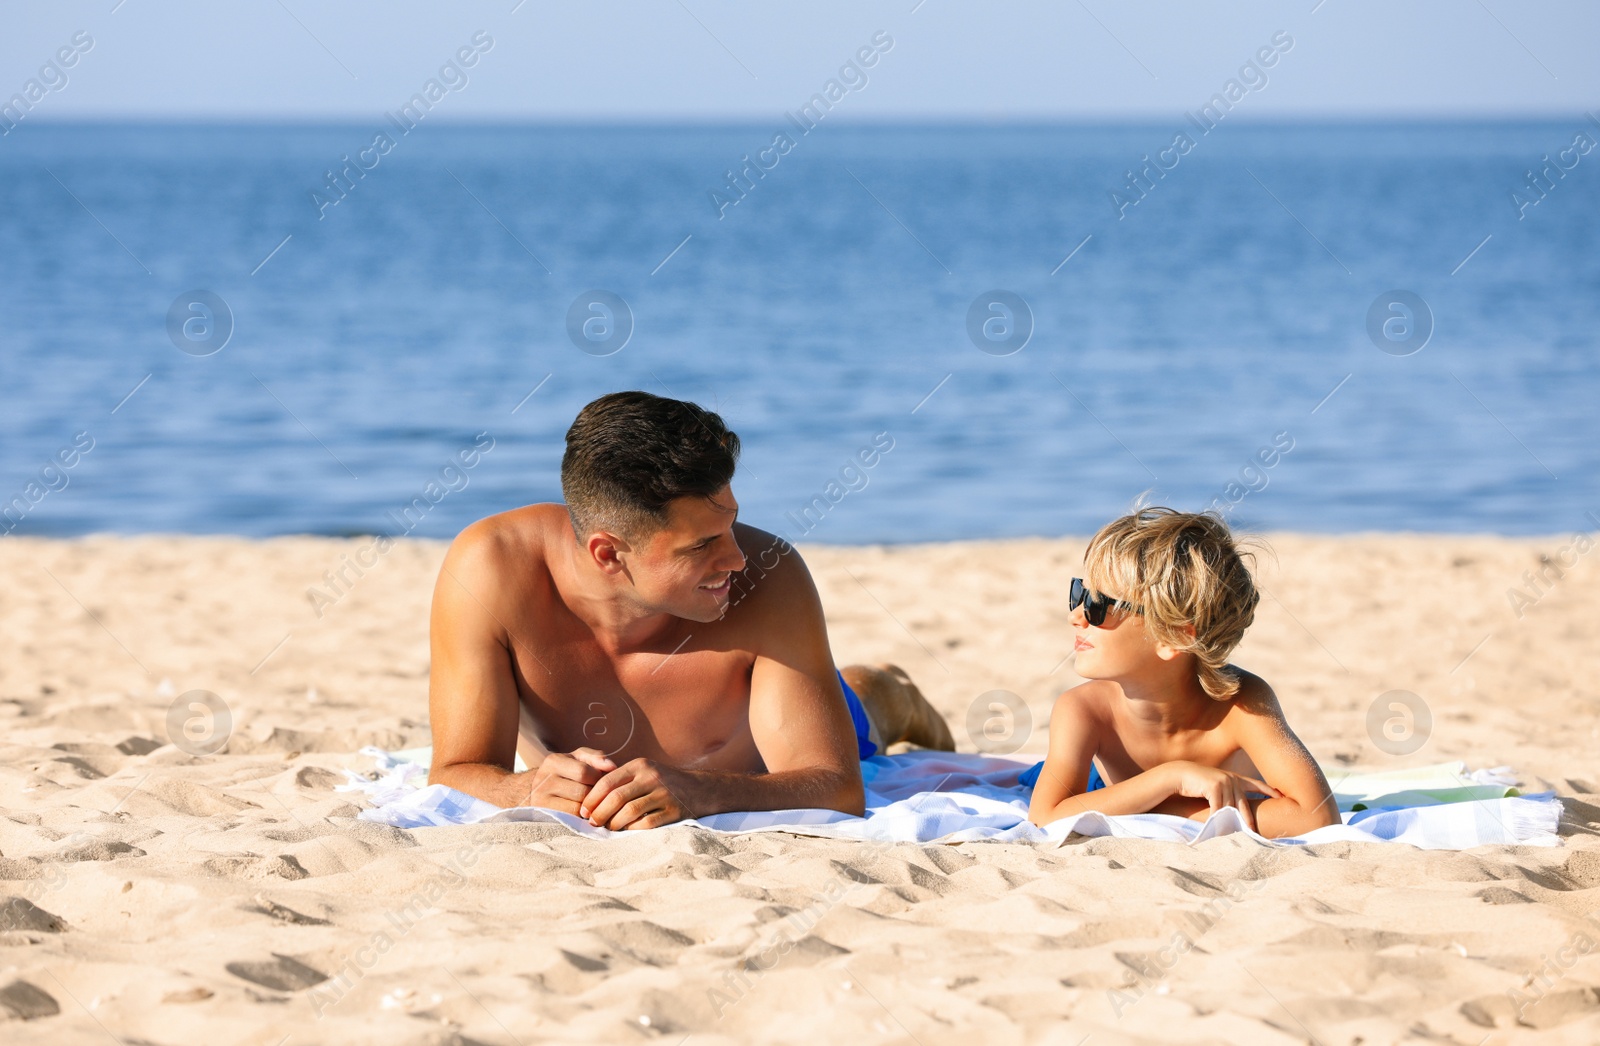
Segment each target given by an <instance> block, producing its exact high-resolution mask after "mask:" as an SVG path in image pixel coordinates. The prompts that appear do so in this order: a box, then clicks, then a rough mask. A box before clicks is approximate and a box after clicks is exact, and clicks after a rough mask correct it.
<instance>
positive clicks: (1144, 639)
mask: <svg viewBox="0 0 1600 1046" xmlns="http://www.w3.org/2000/svg"><path fill="white" fill-rule="evenodd" d="M1095 591H1097V592H1101V593H1102V594H1104V595H1108V596H1111V597H1113V598H1116V599H1121V598H1122V593H1120V592H1106V591H1105V590H1104V589H1096V590H1095ZM1068 620H1070V621H1071V622H1072V649H1073V652H1074V653H1075V654H1077V658H1076V660H1075V661H1074V663H1073V667H1074V669H1075V670H1076V671H1077V673H1078V675H1080V676H1082V677H1083V678H1085V679H1115V678H1117V677H1119V676H1128V675H1135V674H1138V673H1139V672H1140V671H1141V670H1143V669H1146V668H1148V667H1149V666H1150V664H1151V662H1152V661H1156V660H1159V659H1160V658H1159V655H1158V654H1157V653H1156V649H1155V644H1154V643H1153V642H1151V640H1150V637H1149V636H1147V635H1146V634H1145V630H1144V617H1143V616H1141V615H1139V614H1135V613H1133V612H1132V611H1129V610H1126V609H1124V608H1123V607H1121V606H1113V607H1111V608H1110V609H1109V610H1107V611H1106V620H1105V623H1104V624H1102V625H1091V624H1089V619H1088V618H1087V617H1086V616H1085V615H1084V608H1083V607H1081V606H1080V607H1078V608H1077V609H1076V610H1074V611H1072V614H1071V616H1070V618H1069V619H1068Z"/></svg>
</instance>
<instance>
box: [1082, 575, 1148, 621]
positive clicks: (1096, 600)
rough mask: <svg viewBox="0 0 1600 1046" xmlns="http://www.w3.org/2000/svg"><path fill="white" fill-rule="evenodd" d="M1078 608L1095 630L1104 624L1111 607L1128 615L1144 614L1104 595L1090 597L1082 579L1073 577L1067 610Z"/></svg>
mask: <svg viewBox="0 0 1600 1046" xmlns="http://www.w3.org/2000/svg"><path fill="white" fill-rule="evenodd" d="M1079 607H1082V608H1083V616H1084V619H1085V620H1086V621H1088V622H1089V624H1091V625H1094V626H1095V627H1097V628H1098V627H1099V626H1101V625H1103V624H1105V623H1106V613H1107V612H1108V611H1109V610H1110V609H1111V608H1112V607H1117V608H1119V609H1122V610H1126V611H1127V612H1128V613H1130V614H1143V613H1144V607H1141V606H1136V605H1134V604H1133V603H1128V602H1124V601H1123V600H1120V599H1112V598H1111V597H1110V596H1108V595H1104V594H1096V595H1092V596H1091V595H1090V594H1089V586H1088V585H1085V584H1084V583H1083V578H1081V577H1075V578H1073V579H1072V592H1071V594H1070V595H1069V596H1067V609H1068V610H1076V609H1078V608H1079Z"/></svg>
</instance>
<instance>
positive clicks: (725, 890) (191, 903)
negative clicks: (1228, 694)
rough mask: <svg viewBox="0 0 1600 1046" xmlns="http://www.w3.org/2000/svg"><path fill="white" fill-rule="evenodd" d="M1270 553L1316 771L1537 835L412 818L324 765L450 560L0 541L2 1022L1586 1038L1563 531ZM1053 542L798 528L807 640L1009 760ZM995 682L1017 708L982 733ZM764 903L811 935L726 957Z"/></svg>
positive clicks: (1580, 626) (1590, 764) (363, 1030)
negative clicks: (1541, 798)
mask: <svg viewBox="0 0 1600 1046" xmlns="http://www.w3.org/2000/svg"><path fill="white" fill-rule="evenodd" d="M1269 540H1270V543H1271V546H1272V548H1273V550H1274V551H1275V558H1271V557H1269V558H1267V559H1265V560H1263V562H1262V564H1261V570H1260V580H1261V582H1262V585H1263V587H1264V589H1265V591H1266V593H1267V596H1266V598H1265V599H1264V600H1263V603H1262V606H1261V609H1260V612H1259V614H1258V616H1257V622H1256V625H1255V627H1254V628H1253V629H1252V631H1251V632H1250V634H1249V636H1248V637H1247V638H1246V640H1245V643H1244V645H1243V647H1242V648H1241V650H1240V651H1239V652H1238V655H1237V657H1236V661H1237V662H1238V663H1240V664H1242V665H1244V666H1246V667H1248V668H1250V669H1252V670H1254V671H1256V672H1258V673H1260V674H1261V675H1263V676H1264V677H1265V678H1267V679H1268V680H1269V681H1270V682H1272V683H1273V684H1274V686H1275V687H1276V689H1277V691H1278V694H1279V695H1280V697H1281V698H1282V700H1283V702H1284V705H1285V707H1286V709H1287V711H1288V714H1289V719H1290V722H1291V723H1292V724H1294V725H1295V727H1296V728H1297V730H1298V732H1299V733H1300V735H1301V737H1302V738H1303V739H1304V740H1305V741H1306V742H1307V744H1308V745H1309V746H1310V748H1311V749H1312V751H1313V752H1314V753H1315V754H1316V755H1317V757H1318V758H1319V759H1320V760H1321V761H1323V762H1324V763H1325V764H1327V765H1330V766H1335V767H1357V766H1359V767H1365V768H1372V769H1390V768H1397V767H1402V766H1418V765H1424V764H1428V763H1437V762H1441V761H1445V760H1463V761H1465V762H1466V764H1467V765H1468V766H1469V767H1470V768H1478V767H1494V766H1502V765H1509V766H1511V767H1513V768H1514V769H1515V771H1516V773H1517V775H1518V777H1519V778H1520V780H1521V782H1522V786H1523V788H1524V789H1525V790H1527V791H1534V790H1542V789H1554V790H1556V791H1557V792H1558V793H1559V794H1560V795H1562V796H1563V797H1564V800H1565V806H1566V811H1567V812H1566V816H1565V818H1564V823H1563V827H1562V845H1561V846H1560V847H1558V848H1537V847H1517V848H1506V847H1487V848H1480V849H1478V850H1474V851H1468V852H1459V853H1458V852H1440V851H1432V852H1423V851H1418V850H1415V849H1412V848H1410V847H1406V846H1400V845H1377V844H1374V845H1353V844H1340V845H1334V846H1321V847H1312V848H1268V847H1263V846H1260V845H1258V844H1256V843H1254V842H1251V841H1249V840H1246V839H1241V838H1238V837H1233V838H1224V839H1218V840H1214V841H1211V842H1208V843H1204V844H1200V845H1197V846H1194V847H1185V846H1182V845H1177V844H1165V843H1144V842H1133V841H1125V840H1122V841H1119V840H1110V839H1104V840H1084V839H1074V840H1072V841H1071V842H1069V843H1068V844H1067V845H1065V846H1063V847H1060V848H1051V849H1043V848H1036V847H1033V846H1027V845H1013V844H963V845H959V846H916V845H902V846H892V847H881V846H880V847H863V846H859V845H850V844H843V843H839V842H834V841H828V840H819V839H812V838H800V837H795V836H791V835H785V834H763V835H750V836H734V837H730V836H720V835H714V834H712V833H709V832H706V831H703V830H697V829H690V828H668V829H663V830H660V831H656V832H651V833H644V834H640V835H638V836H625V837H619V838H615V839H611V840H605V841H593V840H587V839H583V838H579V837H576V836H573V835H571V834H569V833H567V832H566V831H565V830H563V829H561V828H559V827H556V826H553V825H531V824H502V825H484V826H475V827H463V828H436V829H426V830H417V831H410V832H407V831H402V830H399V829H393V828H389V827H386V826H380V825H374V824H370V823H364V822H361V821H358V820H356V819H355V815H356V814H357V812H358V810H359V808H360V807H359V802H358V800H357V798H356V797H354V796H353V795H352V794H350V793H343V792H337V791H335V790H334V786H335V785H337V784H340V783H342V782H343V781H344V774H343V771H344V770H347V769H348V770H356V771H362V772H364V771H367V770H369V769H370V768H371V765H372V764H371V760H369V759H368V758H366V757H364V756H362V755H360V754H358V751H357V750H358V749H359V748H361V747H362V746H364V745H379V746H384V747H389V748H395V747H407V746H415V745H421V744H426V743H427V742H428V739H429V734H428V725H427V707H426V695H427V680H428V636H427V611H428V603H429V598H430V594H431V589H432V583H433V578H434V575H435V572H436V571H437V569H438V564H439V561H440V559H441V557H442V555H443V552H444V547H445V546H444V545H443V544H442V543H438V542H423V541H406V542H401V543H399V544H398V545H396V546H395V547H394V548H393V549H391V550H390V551H388V552H387V554H385V555H383V556H382V557H381V558H379V559H377V561H376V564H375V565H373V566H370V567H365V568H364V573H363V575H362V576H360V577H359V578H357V579H356V580H355V582H354V584H353V586H350V587H348V589H344V588H343V586H341V589H342V590H341V591H339V592H337V593H335V592H333V591H332V589H331V588H330V586H329V585H328V584H327V582H326V580H325V578H324V574H325V572H336V571H338V570H339V568H340V567H341V565H342V564H343V563H344V562H345V560H344V558H343V557H355V556H356V555H357V553H358V551H359V550H360V549H361V548H362V547H363V546H364V545H365V544H366V542H365V541H364V540H363V539H351V540H334V539H320V538H318V539H313V538H289V539H275V540H266V541H249V540H243V539H234V538H216V539H212V538H191V537H160V536H152V537H134V538H110V537H90V538H86V539H81V540H72V541H52V540H41V539H16V538H12V539H8V540H6V541H4V542H0V577H3V578H4V579H5V582H6V584H5V586H4V589H3V590H0V636H3V637H4V642H3V646H0V651H3V656H0V722H3V726H4V729H3V733H0V807H3V811H4V815H5V816H4V817H3V818H0V894H3V895H8V896H9V897H11V898H17V899H20V900H11V901H8V902H6V903H5V905H4V907H3V908H0V912H3V915H0V919H3V925H0V930H3V932H0V944H4V945H6V947H5V948H3V949H0V1026H3V1029H4V1030H3V1037H4V1040H5V1041H6V1042H8V1043H11V1042H15V1043H34V1042H37V1043H75V1042H85V1043H103V1042H105V1041H106V1039H107V1033H108V1032H109V1033H110V1035H111V1036H113V1037H115V1038H116V1039H118V1040H120V1041H122V1042H124V1043H159V1044H179V1043H198V1042H217V1043H223V1042H227V1043H241V1044H260V1046H281V1044H285V1043H289V1044H296V1043H323V1042H326V1043H371V1044H380V1043H381V1044H383V1046H400V1044H412V1043H417V1044H421V1043H484V1044H497V1046H498V1044H507V1046H510V1044H528V1043H535V1042H607V1043H614V1042H631V1041H636V1040H638V1041H649V1040H655V1039H660V1040H662V1041H665V1042H669V1043H673V1044H677V1043H681V1042H682V1041H684V1040H685V1038H686V1037H688V1038H689V1039H690V1041H692V1042H694V1043H707V1044H710V1043H734V1042H772V1043H779V1042H782V1043H788V1042H795V1043H799V1042H816V1041H819V1040H822V1041H838V1042H858V1041H860V1042H884V1043H915V1044H921V1046H935V1044H938V1043H961V1044H963V1046H970V1044H971V1043H973V1042H984V1043H1024V1042H1028V1043H1034V1042H1043V1043H1062V1044H1066V1046H1078V1044H1080V1043H1083V1042H1084V1041H1085V1039H1086V1037H1087V1038H1088V1041H1090V1042H1092V1043H1096V1044H1099V1043H1112V1042H1149V1043H1158V1042H1161V1043H1165V1042H1182V1043H1191V1042H1193V1043H1236V1042H1248V1043H1299V1042H1317V1043H1323V1044H1328V1046H1332V1044H1335V1043H1337V1044H1354V1043H1362V1044H1372V1043H1389V1042H1398V1041H1402V1040H1416V1041H1431V1042H1447V1043H1461V1044H1465V1046H1481V1044H1487V1043H1505V1042H1517V1041H1532V1040H1533V1039H1534V1037H1535V1036H1537V1037H1538V1040H1539V1041H1541V1042H1568V1043H1593V1042H1595V1041H1600V988H1597V986H1600V959H1597V958H1596V957H1595V952H1596V951H1600V947H1597V946H1596V944H1595V942H1597V941H1600V926H1597V925H1596V924H1594V923H1591V922H1590V921H1589V918H1588V917H1589V916H1590V915H1591V913H1593V912H1594V911H1595V910H1596V909H1597V907H1600V892H1597V890H1596V887H1600V843H1597V841H1596V839H1595V838H1594V836H1595V832H1596V831H1597V830H1600V824H1597V823H1596V822H1600V796H1597V795H1596V794H1595V793H1597V792H1600V757H1597V756H1596V754H1595V753H1596V751H1597V750H1600V744H1597V741H1600V726H1597V725H1596V723H1597V721H1596V718H1595V714H1594V711H1595V704H1594V702H1595V698H1596V696H1597V694H1596V683H1595V680H1596V679H1597V678H1600V647H1597V645H1596V644H1595V642H1594V627H1595V626H1594V622H1595V621H1596V618H1597V616H1600V585H1597V584H1596V583H1595V577H1596V574H1595V570H1596V568H1595V565H1594V563H1592V562H1590V558H1591V557H1590V556H1589V555H1588V554H1587V553H1585V554H1583V555H1578V554H1577V553H1576V552H1575V551H1572V550H1568V551H1567V553H1566V556H1565V558H1563V555H1562V550H1563V548H1564V547H1565V546H1568V545H1569V543H1570V538H1568V537H1561V536H1554V537H1551V538H1547V539H1526V540H1523V539H1507V538H1490V537H1482V538H1478V537H1462V536H1444V537H1435V536H1420V535H1366V536H1351V537H1312V536H1304V535H1293V534H1280V535H1272V536H1270V538H1269ZM1083 544H1084V542H1083V541H1082V540H1081V539H1059V540H1044V539H1038V540H1020V541H1003V542H974V543H960V544H942V545H927V546H913V547H897V548H882V547H872V548H823V547H809V548H806V547H803V548H802V551H803V552H804V554H805V556H806V559H807V561H808V562H809V563H810V565H811V568H812V571H813V573H814V574H815V576H816V578H817V581H818V585H819V587H820V589H821V592H822V596H823V602H824V605H825V607H826V609H827V614H828V622H829V627H830V634H831V639H832V643H833V650H834V654H835V657H836V659H837V660H838V662H839V663H840V664H848V663H853V662H862V661H864V662H885V661H890V662H894V663H897V664H899V665H901V666H903V667H904V668H906V669H907V670H908V671H909V672H910V673H911V675H912V676H913V678H914V679H915V680H916V681H917V682H918V683H919V684H920V685H921V686H922V688H923V689H924V691H925V692H926V693H927V695H928V696H929V698H930V699H931V700H932V701H933V703H934V704H935V705H936V706H937V707H938V708H939V709H940V710H941V711H942V712H943V713H944V714H945V716H946V717H947V719H948V720H949V721H950V724H951V726H952V729H953V730H954V732H955V734H956V737H957V739H958V742H959V744H960V747H961V748H962V749H963V750H967V751H972V750H975V748H976V742H977V741H979V740H983V741H984V743H985V744H986V745H991V746H993V745H997V744H1000V743H1002V742H1005V741H1006V739H1007V738H1008V737H1009V739H1010V740H1009V743H1007V744H1005V745H1004V747H1005V748H1008V749H1014V750H1015V751H1016V752H1017V754H1018V755H1019V756H1022V755H1026V754H1028V753H1042V752H1043V750H1044V747H1045V743H1046V732H1045V723H1046V721H1047V718H1048V715H1049V710H1050V706H1051V702H1052V700H1053V698H1054V696H1055V694H1057V693H1058V692H1059V691H1060V690H1061V689H1063V688H1064V687H1067V686H1070V685H1072V684H1073V683H1074V682H1076V681H1077V677H1076V676H1075V675H1074V674H1073V671H1072V667H1071V665H1070V663H1069V662H1068V661H1067V659H1066V654H1067V652H1068V650H1069V649H1070V634H1069V631H1068V628H1067V625H1066V620H1067V613H1066V606H1065V593H1066V588H1067V582H1068V579H1069V578H1070V577H1071V576H1072V575H1073V574H1074V573H1076V572H1077V571H1078V565H1079V557H1080V554H1081V551H1082V548H1083ZM1542 556H1543V557H1547V558H1545V559H1543V560H1542V559H1541V557H1542ZM369 558H370V557H369ZM1550 564H1554V566H1550ZM1542 567H1543V568H1544V569H1545V571H1546V577H1547V578H1548V579H1549V581H1548V582H1541V583H1540V585H1539V586H1538V587H1532V586H1530V585H1529V583H1528V578H1527V577H1525V572H1535V573H1537V572H1538V571H1539V570H1541V568H1542ZM1563 572H1564V576H1561V577H1559V579H1558V578H1557V574H1558V573H1563ZM347 576H349V577H354V576H355V575H354V573H353V572H350V571H347ZM313 587H315V588H318V589H320V590H321V591H322V592H323V593H325V594H328V595H333V596H335V598H333V599H332V600H331V601H330V600H328V599H316V598H312V597H311V596H309V595H308V590H309V589H312V588H313ZM1511 589H1519V590H1521V592H1522V593H1523V596H1524V598H1522V599H1520V600H1513V599H1512V598H1511V596H1510V594H1509V590H1511ZM196 690H203V691H210V692H212V693H215V694H216V695H218V696H219V697H220V699H221V701H222V702H223V704H224V705H225V706H226V715H227V719H228V720H231V728H230V730H229V731H227V732H226V733H225V734H222V735H219V736H218V737H217V738H216V739H215V740H216V741H217V743H222V742H223V741H224V740H225V745H224V746H223V747H222V748H221V749H220V750H219V751H217V752H215V753H214V754H192V751H194V750H200V749H203V748H205V747H207V745H206V741H207V740H208V738H207V737H206V736H205V735H206V732H207V729H208V727H207V725H206V721H201V722H200V723H199V724H198V725H197V726H196V725H193V724H191V731H192V732H191V734H189V735H187V736H186V740H185V744H184V745H183V746H179V745H175V744H173V743H170V740H169V738H170V736H171V735H170V734H169V725H168V723H169V716H168V713H169V709H171V708H172V707H173V705H174V702H175V701H177V700H178V699H179V698H180V695H188V694H189V692H190V691H196ZM995 690H1003V691H1009V692H1011V693H1013V694H1015V695H1017V697H1018V698H1019V699H1020V701H1021V703H1022V704H1023V705H1025V707H1026V708H1027V718H1028V719H1029V720H1031V724H1029V723H1022V722H1020V718H1019V721H1018V722H1016V723H1011V722H1009V721H1006V722H1000V723H998V724H996V723H991V724H990V735H996V734H998V735H1000V736H998V737H996V736H988V735H984V734H983V733H982V731H983V728H984V727H983V723H984V720H985V718H986V717H987V716H988V715H989V713H988V712H987V709H988V701H987V700H980V695H984V694H986V693H988V692H990V691H995ZM1391 691H1405V692H1408V693H1410V694H1414V695H1417V697H1418V698H1420V700H1421V702H1422V703H1423V704H1425V706H1426V708H1427V710H1428V712H1429V713H1430V714H1431V729H1429V730H1428V732H1427V734H1426V737H1425V738H1421V739H1419V741H1418V744H1417V746H1416V747H1415V750H1414V751H1410V752H1407V753H1405V754H1395V753H1394V752H1393V751H1391V750H1392V749H1394V748H1395V747H1396V745H1395V743H1394V742H1393V740H1392V739H1386V738H1385V736H1384V734H1383V732H1382V730H1377V731H1373V730H1369V715H1368V713H1369V709H1370V708H1371V707H1372V706H1373V704H1374V702H1375V701H1376V700H1378V699H1379V698H1380V695H1386V694H1388V693H1389V692H1391ZM184 707H185V706H184V705H182V704H180V717H179V720H178V722H179V726H180V732H181V729H182V721H183V718H184V717H185V716H186V715H187V712H185V711H184ZM974 707H976V708H977V709H978V713H977V717H976V719H975V720H973V721H974V722H976V723H977V735H976V736H975V734H974V732H972V731H971V730H969V725H968V724H969V713H971V711H972V710H973V709H974ZM1385 707H1386V706H1385ZM219 721H220V720H219ZM1380 742H1382V743H1380ZM186 749H189V750H186ZM1386 749H1388V750H1386ZM829 884H844V886H843V888H842V889H839V888H834V889H833V891H832V892H833V893H834V894H836V895H838V896H839V897H840V898H841V899H839V900H836V901H819V900H818V897H819V896H826V895H827V894H828V891H829V889H830V887H829ZM1223 897H1226V898H1228V902H1227V903H1223V904H1219V903H1218V898H1223ZM797 912H805V913H808V918H807V921H810V918H811V917H815V925H814V926H813V927H812V929H811V930H810V932H809V934H808V935H806V936H805V937H804V938H803V939H802V940H801V941H800V943H799V944H798V945H796V946H795V947H794V948H793V949H792V950H790V951H788V952H787V953H786V954H785V955H784V956H783V957H782V959H781V961H779V962H777V963H776V965H775V966H773V968H771V969H769V970H763V969H761V968H760V964H759V963H758V962H757V961H755V957H756V956H759V955H761V954H764V953H765V952H766V950H767V949H768V948H769V946H770V944H771V942H772V940H773V937H774V935H775V934H776V933H777V932H779V930H780V929H781V928H782V927H783V926H784V925H787V924H788V922H789V918H788V917H790V916H793V915H794V914H795V913H797ZM1179 934H1183V935H1187V938H1188V939H1190V940H1192V942H1193V947H1192V948H1191V949H1186V950H1184V951H1182V952H1181V953H1175V952H1174V950H1173V949H1172V947H1171V945H1172V942H1173V941H1174V939H1175V935H1179ZM340 970H346V971H353V974H352V975H350V976H349V977H347V978H346V980H347V982H348V984H349V986H348V987H330V985H332V984H334V983H335V982H332V981H329V980H326V978H329V977H330V976H332V975H333V974H335V973H336V972H337V971H340ZM1519 1002H1520V1003H1521V1005H1520V1013H1519Z"/></svg>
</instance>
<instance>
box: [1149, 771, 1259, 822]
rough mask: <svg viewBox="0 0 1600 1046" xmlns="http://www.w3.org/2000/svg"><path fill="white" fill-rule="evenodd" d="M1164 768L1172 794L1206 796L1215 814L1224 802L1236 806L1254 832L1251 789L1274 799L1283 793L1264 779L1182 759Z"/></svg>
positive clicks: (1202, 797) (1254, 816)
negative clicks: (1250, 798)
mask: <svg viewBox="0 0 1600 1046" xmlns="http://www.w3.org/2000/svg"><path fill="white" fill-rule="evenodd" d="M1162 769H1163V770H1165V771H1166V773H1167V774H1168V783H1169V784H1170V785H1171V787H1172V794H1173V795H1182V796H1187V797H1189V798H1191V799H1204V800H1205V801H1206V804H1207V805H1208V806H1209V807H1210V808H1211V813H1213V814H1214V813H1216V812H1217V811H1218V810H1220V809H1222V808H1223V807H1224V806H1233V807H1237V808H1238V810H1239V813H1240V814H1242V815H1243V816H1244V823H1245V827H1246V828H1249V829H1250V830H1251V831H1252V832H1253V831H1255V830H1256V815H1255V813H1254V811H1252V810H1251V809H1250V802H1249V793H1251V792H1258V793H1260V794H1261V795H1265V796H1267V797H1268V798H1271V799H1278V798H1282V796H1283V793H1282V792H1280V791H1278V790H1277V789H1276V788H1274V787H1272V786H1271V785H1269V784H1267V783H1266V782H1265V781H1258V780H1256V779H1255V778H1253V777H1246V776H1244V775H1243V774H1236V773H1233V772H1232V771H1230V770H1221V769H1218V768H1217V767H1214V766H1202V765H1201V764H1199V763H1191V762H1189V761H1187V760H1180V761H1178V762H1172V763H1166V764H1164V765H1163V767H1162ZM1208 816H1209V815H1208Z"/></svg>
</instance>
